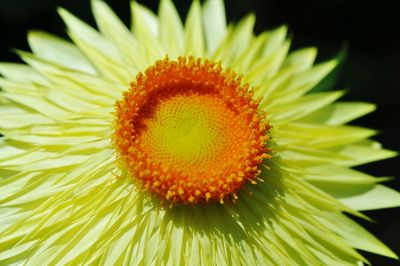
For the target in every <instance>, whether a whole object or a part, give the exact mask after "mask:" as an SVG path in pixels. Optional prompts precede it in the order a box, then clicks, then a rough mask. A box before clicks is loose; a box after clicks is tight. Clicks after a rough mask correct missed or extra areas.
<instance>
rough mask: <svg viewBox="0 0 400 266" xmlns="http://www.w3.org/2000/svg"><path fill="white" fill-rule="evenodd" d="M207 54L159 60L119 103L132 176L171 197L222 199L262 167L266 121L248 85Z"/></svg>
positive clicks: (120, 135) (121, 144) (120, 141)
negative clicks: (206, 57)
mask: <svg viewBox="0 0 400 266" xmlns="http://www.w3.org/2000/svg"><path fill="white" fill-rule="evenodd" d="M241 83H242V82H241V79H240V77H238V76H237V75H236V73H234V72H233V71H230V70H227V71H223V70H222V68H221V66H220V65H219V64H214V63H211V62H209V61H207V60H201V59H197V60H195V59H193V58H179V59H178V60H177V61H170V60H168V59H164V60H161V61H157V62H156V63H155V64H154V65H153V66H151V67H150V68H148V69H147V70H146V71H145V73H144V74H142V73H140V74H138V75H137V78H136V81H135V82H133V83H132V84H131V89H130V90H129V91H127V92H125V93H124V97H123V99H122V100H120V101H118V102H117V103H116V122H115V136H114V142H115V145H116V147H117V149H118V151H119V156H120V157H121V159H122V160H123V162H124V164H125V166H126V168H127V169H128V170H129V172H130V174H131V176H132V179H133V180H137V181H139V183H141V184H142V185H143V187H144V188H145V189H146V190H148V191H150V192H152V193H155V194H157V195H158V196H159V197H161V198H164V199H166V200H168V201H169V202H171V203H176V202H181V203H186V204H188V203H198V202H204V201H210V200H212V201H220V202H221V203H223V201H224V199H226V198H228V197H236V193H237V191H238V190H239V189H240V188H242V187H243V185H244V184H245V183H246V182H248V181H251V182H252V183H254V182H255V181H256V179H257V176H258V174H259V173H260V172H261V171H260V169H259V167H260V165H261V163H262V161H263V160H264V159H265V158H267V157H269V155H268V149H267V148H266V147H265V145H266V142H267V141H268V138H269V137H268V135H267V133H268V129H269V125H268V123H267V122H266V121H265V119H264V114H260V113H259V112H258V102H257V101H254V100H253V98H252V94H251V92H250V91H249V89H248V86H247V85H245V86H242V84H241Z"/></svg>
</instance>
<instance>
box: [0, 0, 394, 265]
mask: <svg viewBox="0 0 400 266" xmlns="http://www.w3.org/2000/svg"><path fill="white" fill-rule="evenodd" d="M107 2H108V3H109V4H110V5H111V7H112V8H113V9H114V10H115V11H116V12H117V14H118V15H119V16H120V17H121V18H122V20H123V21H124V22H125V23H126V24H129V21H130V18H129V3H128V0H125V1H121V0H114V1H112V0H109V1H107ZM139 2H142V3H143V2H147V4H146V5H148V6H149V7H151V8H152V9H153V10H157V5H158V0H154V1H139ZM190 2H191V1H187V0H186V1H179V2H178V1H175V3H176V5H177V6H178V9H179V12H180V14H181V17H184V16H185V14H186V12H187V10H188V8H189V4H190ZM396 2H397V1H378V2H376V1H370V2H368V1H357V0H302V1H289V0H248V1H243V0H231V1H225V3H226V6H227V17H228V20H229V21H237V20H238V19H240V18H241V17H243V16H244V15H246V14H247V13H249V12H254V13H255V14H256V15H257V23H256V32H258V33H259V32H261V31H262V30H265V29H271V28H273V27H276V26H279V25H281V24H283V23H286V24H287V25H288V26H289V29H290V32H291V33H292V36H293V45H292V49H295V48H300V47H305V46H316V47H318V49H319V57H318V60H319V61H321V60H324V59H329V58H331V57H333V56H335V54H336V53H337V52H338V51H339V50H340V49H341V48H342V47H343V45H344V44H347V46H348V50H347V57H346V60H345V62H344V64H343V65H342V67H341V70H340V76H339V79H338V81H337V86H336V87H337V88H338V89H343V88H347V89H349V93H348V94H347V95H346V96H345V98H344V100H349V101H350V100H355V101H368V102H374V103H376V104H377V105H378V106H379V108H378V110H377V111H376V112H374V113H372V114H369V115H368V116H366V117H364V118H362V119H359V120H357V121H356V124H357V125H361V126H366V127H370V128H375V129H378V130H380V132H381V133H380V134H379V135H378V136H376V137H375V139H376V140H378V141H380V142H381V143H383V145H384V146H385V147H387V148H391V149H394V150H397V151H398V150H399V145H398V143H399V141H398V138H399V136H400V127H399V122H400V119H399V117H398V113H399V112H398V109H399V108H398V106H399V104H400V15H399V14H398V10H399V9H398V8H397V5H396ZM57 6H63V7H65V8H67V9H68V10H70V11H72V13H73V14H75V15H77V16H78V17H80V18H82V19H84V20H85V21H87V22H89V23H90V24H92V25H94V20H93V17H92V14H91V12H90V2H89V1H88V0H81V1H70V0H69V1H67V0H15V1H11V0H0V31H1V32H0V36H1V39H0V48H1V49H0V61H16V62H19V59H18V57H17V56H16V55H14V54H13V53H12V52H11V51H10V48H18V49H24V50H27V49H28V46H27V42H26V33H27V31H28V30H29V29H40V30H44V31H48V32H51V33H53V34H56V35H59V36H63V37H65V38H66V34H65V32H64V29H65V27H64V25H63V23H62V21H61V19H60V18H59V17H58V15H57V13H56V10H55V9H56V7H57ZM399 167H400V160H399V158H394V159H389V160H385V161H381V162H376V163H372V164H369V165H366V166H362V167H361V170H363V171H366V172H368V173H370V174H372V175H376V176H398V174H399V170H398V168H399ZM387 185H389V186H391V187H393V188H396V189H398V190H400V181H399V180H395V181H391V182H388V183H387ZM366 214H367V215H369V216H370V217H371V218H373V219H375V220H377V221H378V222H377V223H376V224H371V223H366V222H363V221H360V222H361V223H362V224H363V225H364V226H365V227H366V228H367V229H369V230H370V231H371V232H373V233H374V234H375V235H377V236H378V237H379V238H380V239H381V240H382V241H383V242H385V243H386V244H387V245H388V246H389V247H391V248H392V249H393V250H394V251H395V252H396V253H397V254H400V218H399V217H400V208H398V209H387V210H380V211H369V212H367V213H366ZM363 254H364V255H365V256H366V257H367V258H368V259H369V260H370V261H371V262H372V264H373V265H400V263H397V262H396V261H394V260H391V259H387V258H384V257H380V256H375V255H371V254H368V253H363Z"/></svg>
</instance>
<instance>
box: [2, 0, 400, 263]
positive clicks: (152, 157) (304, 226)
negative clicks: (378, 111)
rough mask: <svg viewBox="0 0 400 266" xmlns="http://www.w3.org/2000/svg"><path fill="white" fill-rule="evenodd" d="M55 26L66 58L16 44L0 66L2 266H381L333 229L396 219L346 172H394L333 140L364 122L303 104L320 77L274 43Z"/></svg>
mask: <svg viewBox="0 0 400 266" xmlns="http://www.w3.org/2000/svg"><path fill="white" fill-rule="evenodd" d="M92 9H93V13H94V16H95V20H96V24H97V28H98V30H96V29H93V28H92V27H91V26H89V25H87V24H86V23H84V22H82V21H81V20H79V19H78V18H76V17H75V16H73V15H72V14H70V13H69V12H68V11H66V10H64V9H61V8H60V9H59V13H60V15H61V17H62V18H63V20H64V22H65V24H66V25H67V29H68V34H69V36H70V38H71V40H72V42H71V41H66V40H63V39H60V38H58V37H55V36H52V35H50V34H48V33H44V32H38V31H32V32H30V33H29V35H28V41H29V44H30V47H31V49H32V52H25V51H18V54H19V55H20V57H21V58H22V60H23V61H24V62H25V63H26V64H11V63H1V64H0V73H1V75H2V77H1V79H0V86H1V88H2V90H1V91H0V113H1V116H0V133H1V134H2V135H3V137H2V138H1V139H0V174H1V175H0V190H1V193H0V235H1V238H0V264H1V265H81V264H83V265H357V264H358V265H359V264H363V263H368V262H367V260H366V259H365V258H363V257H362V256H361V255H360V254H359V253H358V252H357V251H356V250H364V251H368V252H372V253H376V254H380V255H383V256H388V257H391V258H397V256H396V255H395V254H394V253H393V252H392V251H390V249H389V248H387V247H386V246H385V245H384V244H382V243H381V242H380V241H379V240H377V239H376V238H375V237H374V236H372V235H371V234H370V233H368V232H367V231H366V230H364V229H363V228H362V227H361V226H359V225H358V224H357V223H355V222H354V221H353V220H352V219H351V217H350V216H356V217H361V218H364V219H368V217H366V216H365V215H363V214H362V213H360V211H364V210H371V209H380V208H387V207H395V206H399V205H400V196H399V194H398V193H397V192H396V191H394V190H392V189H390V188H388V187H385V186H383V185H381V184H380V183H381V182H382V181H385V180H387V178H385V177H380V178H377V177H372V176H370V175H368V174H365V173H362V172H359V171H357V170H354V169H352V167H354V166H357V165H361V164H365V163H368V162H373V161H377V160H381V159H385V158H389V157H392V156H394V155H395V153H394V152H392V151H389V150H385V149H383V148H381V146H380V144H379V143H377V142H375V141H373V140H371V139H369V138H370V137H371V136H373V135H374V134H375V131H374V130H370V129H366V128H361V127H356V126H349V125H346V123H348V122H350V121H352V120H354V119H356V118H358V117H360V116H363V115H365V114H367V113H369V112H371V111H373V110H374V109H375V106H374V105H373V104H369V103H361V102H336V101H337V100H338V99H339V98H340V97H341V96H342V95H343V94H344V92H343V91H329V92H311V90H312V89H313V88H314V87H315V86H316V85H317V84H319V83H320V82H321V81H322V80H323V79H324V78H325V77H326V76H327V75H328V74H329V73H330V72H331V71H332V70H333V69H334V68H335V66H336V65H337V63H338V62H337V60H331V61H328V62H323V63H319V64H314V61H315V58H316V53H317V51H316V49H315V48H304V49H301V50H298V51H294V52H290V51H289V48H290V39H288V38H287V28H286V27H285V26H282V27H279V28H277V29H274V30H272V31H266V32H263V33H261V34H260V35H255V34H254V33H253V26H254V23H255V16H254V15H248V16H247V17H245V18H243V19H242V20H240V21H239V22H238V23H237V24H228V25H227V23H226V19H225V8H224V4H223V1H222V0H208V1H206V2H205V3H204V5H201V4H200V2H199V1H196V0H195V1H193V3H192V5H191V7H190V10H189V13H188V15H187V18H186V19H185V21H184V23H182V21H181V19H180V17H179V15H178V13H177V11H176V9H175V7H174V5H173V4H172V2H171V1H170V0H161V3H160V7H159V11H158V14H157V15H155V14H154V13H153V12H151V11H150V10H149V9H147V8H146V7H144V6H142V5H140V4H138V3H135V2H132V4H131V9H132V13H131V14H132V27H131V29H128V28H127V27H126V26H125V25H124V24H123V23H122V22H121V21H120V20H119V19H118V17H117V16H116V15H115V14H114V13H113V12H112V11H111V9H110V8H109V7H108V6H107V5H106V4H105V3H104V2H102V1H99V0H93V1H92Z"/></svg>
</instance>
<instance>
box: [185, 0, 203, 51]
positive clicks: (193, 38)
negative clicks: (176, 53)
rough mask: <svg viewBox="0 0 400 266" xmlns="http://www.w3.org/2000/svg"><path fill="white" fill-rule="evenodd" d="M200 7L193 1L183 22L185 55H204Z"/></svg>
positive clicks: (196, 0) (196, 1)
mask: <svg viewBox="0 0 400 266" xmlns="http://www.w3.org/2000/svg"><path fill="white" fill-rule="evenodd" d="M204 45H205V43H204V36H203V21H202V16H201V6H200V2H199V1H198V0H194V1H193V3H192V5H191V7H190V9H189V14H188V16H187V18H186V22H185V54H186V55H188V56H190V55H191V56H195V57H202V56H203V55H204V53H205V47H204Z"/></svg>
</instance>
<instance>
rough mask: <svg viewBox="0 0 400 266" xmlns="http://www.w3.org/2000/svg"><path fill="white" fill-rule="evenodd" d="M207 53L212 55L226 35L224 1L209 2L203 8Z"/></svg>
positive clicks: (213, 0) (209, 0)
mask: <svg viewBox="0 0 400 266" xmlns="http://www.w3.org/2000/svg"><path fill="white" fill-rule="evenodd" d="M203 25H204V33H205V37H206V44H207V53H208V55H212V54H213V53H214V52H215V50H216V49H217V47H218V46H219V44H220V43H221V41H222V40H223V38H224V37H225V34H226V17H225V6H224V1H222V0H207V1H206V2H205V4H204V6H203Z"/></svg>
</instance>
